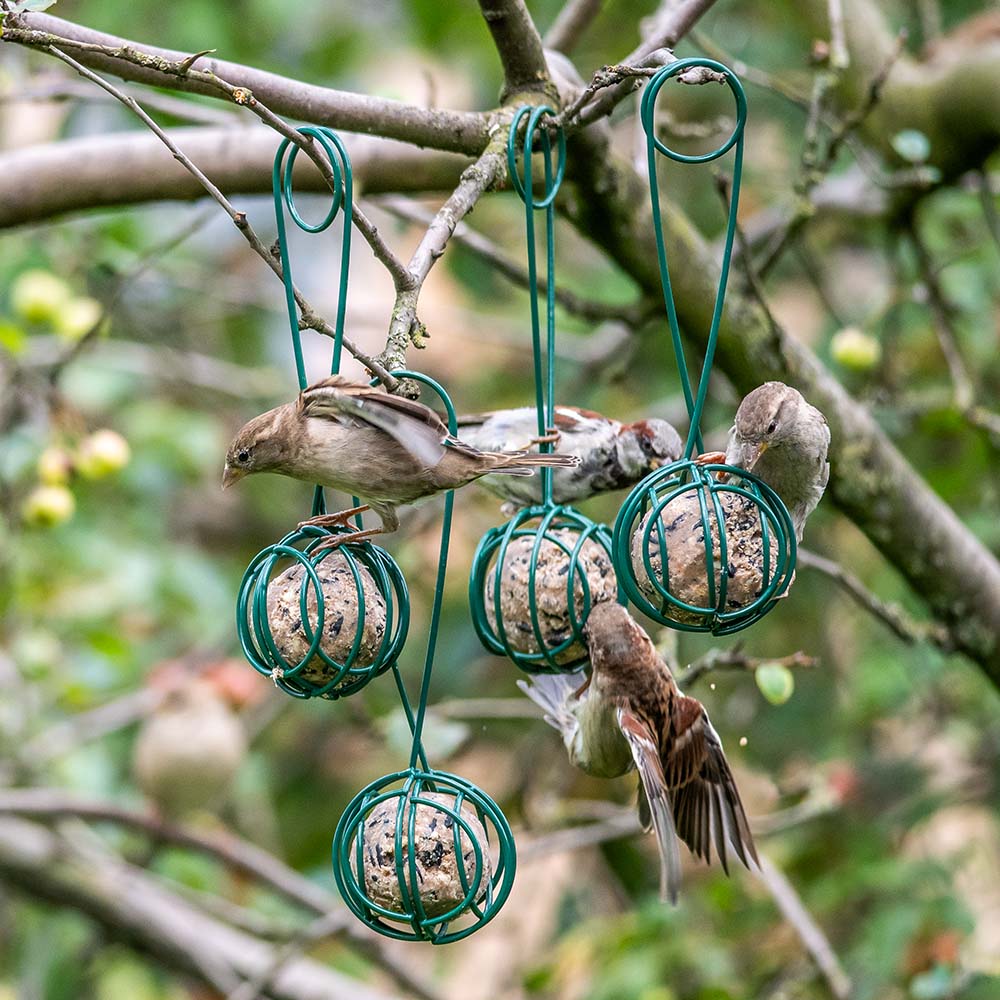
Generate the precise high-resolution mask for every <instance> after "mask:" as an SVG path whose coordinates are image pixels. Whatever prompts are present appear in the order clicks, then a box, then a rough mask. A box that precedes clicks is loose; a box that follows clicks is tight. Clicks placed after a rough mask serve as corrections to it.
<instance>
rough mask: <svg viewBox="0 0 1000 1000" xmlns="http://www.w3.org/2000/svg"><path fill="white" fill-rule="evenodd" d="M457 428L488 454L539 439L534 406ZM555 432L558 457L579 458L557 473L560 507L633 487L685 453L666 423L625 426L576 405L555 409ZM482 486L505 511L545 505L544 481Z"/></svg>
mask: <svg viewBox="0 0 1000 1000" xmlns="http://www.w3.org/2000/svg"><path fill="white" fill-rule="evenodd" d="M458 427H459V431H458V432H459V434H460V435H461V437H462V440H463V441H465V442H467V443H468V444H471V445H474V446H475V447H477V448H482V449H483V450H484V451H485V450H490V451H506V450H510V449H513V448H524V447H528V446H529V445H530V444H531V443H533V442H534V441H535V440H536V438H535V437H534V436H535V435H536V434H537V432H538V417H537V415H536V411H535V409H534V407H530V406H523V407H520V408H519V409H516V410H496V411H494V412H492V413H480V414H478V415H475V416H468V417H459V419H458ZM553 431H554V432H555V437H554V439H555V441H556V447H557V448H558V449H559V452H560V454H563V455H575V456H576V457H577V458H579V459H580V464H579V465H578V466H577V467H576V468H565V469H558V470H556V472H555V473H554V474H553V476H552V499H553V500H554V501H555V502H556V503H559V504H562V503H574V502H575V501H577V500H586V499H587V498H588V497H591V496H594V495H595V494H596V493H606V492H607V491H608V490H618V489H624V488H626V487H630V486H634V485H635V484H636V483H637V482H639V480H640V479H642V477H643V476H645V475H646V474H647V473H649V472H652V471H653V470H654V469H657V468H659V467H660V466H661V465H667V464H669V463H670V462H673V461H675V460H676V459H678V458H680V456H681V452H682V451H683V449H684V446H683V444H682V442H681V439H680V435H679V434H678V433H677V431H676V430H674V428H673V425H671V424H669V423H668V422H667V421H666V420H659V419H649V420H637V421H636V422H635V423H631V424H623V423H621V422H620V421H618V420H613V419H611V418H610V417H605V416H602V415H601V414H600V413H595V412H594V411H593V410H580V409H578V408H577V407H575V406H557V407H556V411H555V427H554V428H553ZM479 485H480V486H482V487H483V488H484V489H487V490H489V491H490V492H491V493H493V494H495V495H496V496H498V497H501V498H502V499H503V500H505V501H506V503H505V504H504V512H505V513H508V512H509V513H513V512H514V511H515V510H517V509H519V508H521V507H527V506H529V505H531V504H537V503H541V501H542V486H541V481H540V479H534V480H531V481H527V480H516V479H509V478H501V477H499V476H486V477H485V478H483V479H480V480H479Z"/></svg>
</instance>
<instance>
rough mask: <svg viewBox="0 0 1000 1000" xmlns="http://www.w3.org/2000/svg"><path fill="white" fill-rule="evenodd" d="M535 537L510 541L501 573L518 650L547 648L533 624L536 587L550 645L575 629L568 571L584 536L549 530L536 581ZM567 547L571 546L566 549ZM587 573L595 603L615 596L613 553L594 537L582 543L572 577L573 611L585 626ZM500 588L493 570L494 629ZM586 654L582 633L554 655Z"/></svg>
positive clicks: (510, 639) (489, 594)
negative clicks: (532, 567) (532, 591)
mask: <svg viewBox="0 0 1000 1000" xmlns="http://www.w3.org/2000/svg"><path fill="white" fill-rule="evenodd" d="M535 538H536V536H535V535H533V534H529V535H520V536H518V537H516V538H514V539H512V540H511V542H510V544H509V545H508V546H507V548H506V551H505V552H504V556H503V569H502V571H501V574H500V615H501V617H502V619H503V627H504V633H505V635H506V638H507V643H508V645H509V646H510V648H511V649H513V650H514V651H515V652H518V653H540V652H542V650H541V649H540V648H539V645H538V637H537V636H536V635H535V630H534V628H533V626H532V618H531V604H530V593H531V588H532V586H533V587H534V592H535V601H536V605H537V610H538V626H539V630H540V632H541V636H542V639H543V640H544V642H545V648H546V649H550V650H551V649H555V648H556V647H558V646H560V645H561V644H562V643H564V642H565V641H566V640H567V639H569V638H570V637H571V636H572V634H573V631H574V630H573V619H572V618H571V616H570V608H569V600H568V594H567V576H568V574H569V572H570V557H571V554H572V552H573V550H574V549H575V548H576V545H577V543H578V541H579V535H578V533H577V532H576V531H573V530H572V529H569V528H556V529H554V530H550V531H548V532H547V533H546V536H545V538H544V539H543V541H542V543H541V545H540V546H539V549H538V562H537V564H536V567H535V573H534V581H532V577H531V553H532V550H533V548H534V545H535ZM560 542H561V543H562V544H561V545H560V544H559V543H560ZM564 548H565V549H566V550H567V551H563V549H564ZM583 577H586V579H587V583H588V585H589V590H590V604H591V606H593V605H595V604H599V603H601V601H613V600H615V597H616V596H617V592H618V584H617V581H616V578H615V571H614V566H613V565H612V562H611V556H610V555H609V554H608V552H607V550H606V549H605V548H604V547H603V546H602V545H600V544H599V543H598V542H596V541H593V540H591V539H589V538H588V539H587V540H586V541H585V542H584V543H583V545H582V546H581V548H580V553H579V556H578V557H577V569H576V573H575V574H574V579H573V610H574V613H575V616H576V621H577V622H578V623H580V624H581V625H582V623H583V621H584V619H585V618H586V615H585V613H584V584H583ZM495 592H496V574H495V572H490V574H489V575H488V576H487V578H486V615H487V618H488V619H489V623H490V627H491V628H492V629H493V630H494V632H496V631H497V621H496V597H495ZM586 655H587V650H586V647H585V646H584V644H583V641H582V640H581V639H579V638H578V639H577V641H576V642H573V643H571V644H570V645H569V646H567V647H566V649H564V650H562V651H561V652H559V653H556V654H554V656H553V659H554V660H555V662H556V663H558V664H560V665H561V664H564V663H570V662H572V661H573V660H579V659H581V658H582V657H584V656H586Z"/></svg>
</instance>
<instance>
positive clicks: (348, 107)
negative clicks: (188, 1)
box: [0, 14, 489, 154]
mask: <svg viewBox="0 0 1000 1000" xmlns="http://www.w3.org/2000/svg"><path fill="white" fill-rule="evenodd" d="M10 20H11V19H10V17H8V18H7V22H8V23H7V24H5V26H4V30H3V34H2V35H0V41H4V42H14V43H20V44H26V45H31V46H34V47H38V46H46V45H58V44H63V45H66V44H67V43H69V42H75V43H78V45H80V46H84V48H79V49H78V50H77V51H78V56H77V58H78V61H79V62H81V63H83V65H85V66H88V67H90V68H91V69H94V70H98V71H102V72H107V73H113V74H115V75H116V76H119V77H121V78H122V79H125V80H132V81H135V82H137V83H146V84H149V85H151V86H154V87H169V88H170V89H172V90H184V91H188V92H190V93H195V94H206V95H208V96H209V97H219V96H220V86H219V80H220V79H221V80H226V81H228V82H229V83H230V84H231V85H232V86H234V87H236V88H240V89H243V90H247V91H250V92H252V93H253V95H254V96H255V97H256V98H257V99H258V100H260V101H262V102H264V103H265V104H266V105H267V106H268V107H270V108H271V110H272V111H274V112H275V113H276V114H279V115H285V116H286V117H288V118H294V119H298V120H299V121H308V122H312V123H313V124H316V125H329V126H330V127H331V128H337V129H344V130H346V131H349V132H363V133H368V134H374V135H383V136H388V137H389V138H393V139H401V140H403V141H404V142H411V143H414V144H415V145H417V146H429V147H431V148H434V149H447V150H452V151H454V152H459V153H466V154H476V153H479V152H480V151H481V150H482V149H483V148H484V147H485V145H486V143H487V142H488V141H489V120H488V116H487V115H484V114H479V113H476V112H471V111H442V110H437V109H433V108H419V107H415V106H412V105H409V104H404V103H402V102H400V101H392V100H388V99H387V98H381V97H369V96H367V95H365V94H354V93H350V92H347V91H342V90H331V89H329V88H327V87H316V86H312V85H310V84H306V83H301V82H300V81H298V80H293V79H289V78H288V77H284V76H279V75H277V74H275V73H267V72H265V71H263V70H259V69H255V68H253V67H251V66H243V65H241V64H240V63H232V62H226V61H225V60H222V59H213V58H210V57H207V56H206V57H203V58H201V59H199V60H198V64H197V65H198V69H197V70H195V69H192V68H188V69H187V70H184V69H183V67H184V65H185V63H186V62H187V61H188V60H189V59H190V55H189V54H188V53H185V52H177V51H175V50H172V49H161V48H157V47H155V46H150V45H145V44H142V45H140V44H138V43H136V42H132V41H129V40H128V39H125V38H118V37H116V36H115V35H109V34H105V33H104V32H101V31H94V30H92V29H90V28H86V27H84V26H82V25H79V24H74V23H73V22H71V21H65V20H63V19H62V18H58V17H52V16H50V15H48V14H21V15H19V16H18V18H17V21H18V23H19V25H23V26H24V27H23V29H15V28H14V27H12V26H11V25H10V23H9V22H10ZM24 32H27V33H28V36H30V37H26V36H25V35H24ZM87 46H91V47H92V48H89V49H88V48H86V47H87ZM111 52H115V53H116V54H111Z"/></svg>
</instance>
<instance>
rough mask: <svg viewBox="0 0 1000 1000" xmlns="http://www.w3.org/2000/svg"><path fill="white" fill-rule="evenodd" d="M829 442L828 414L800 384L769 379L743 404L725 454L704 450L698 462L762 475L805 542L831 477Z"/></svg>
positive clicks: (746, 397)
mask: <svg viewBox="0 0 1000 1000" xmlns="http://www.w3.org/2000/svg"><path fill="white" fill-rule="evenodd" d="M829 447H830V427H829V425H828V424H827V422H826V417H824V416H823V414H822V413H820V411H819V410H817V409H816V407H815V406H811V405H810V404H809V403H807V402H806V400H805V398H804V397H803V396H802V393H800V392H799V391H798V389H793V388H792V387H791V386H790V385H785V383H784V382H765V383H764V384H763V385H761V386H758V387H757V388H756V389H754V390H753V392H750V393H748V394H747V395H746V396H745V397H744V399H743V402H742V403H740V406H739V409H738V410H737V411H736V420H735V422H734V423H733V427H732V429H731V430H730V432H729V443H728V445H727V446H726V451H725V454H723V453H722V452H712V453H710V454H706V455H700V456H699V457H698V461H700V462H718V461H724V462H725V463H726V464H727V465H735V466H737V467H738V468H740V469H746V471H747V472H752V473H753V474H754V475H755V476H757V477H759V478H760V479H762V480H763V481H764V482H765V483H767V485H768V486H770V487H771V489H773V490H774V491H775V493H777V494H778V496H779V497H781V499H782V501H783V503H784V504H785V506H786V507H787V508H788V513H789V514H790V515H791V517H792V524H793V525H794V527H795V538H796V541H802V532H803V529H804V528H805V524H806V519H807V518H808V517H809V515H810V514H811V513H812V512H813V511H814V510H815V509H816V505H817V504H818V503H819V501H820V499H821V498H822V496H823V491H824V490H825V489H826V484H827V481H828V480H829V478H830V463H829V461H828V460H827V451H828V450H829Z"/></svg>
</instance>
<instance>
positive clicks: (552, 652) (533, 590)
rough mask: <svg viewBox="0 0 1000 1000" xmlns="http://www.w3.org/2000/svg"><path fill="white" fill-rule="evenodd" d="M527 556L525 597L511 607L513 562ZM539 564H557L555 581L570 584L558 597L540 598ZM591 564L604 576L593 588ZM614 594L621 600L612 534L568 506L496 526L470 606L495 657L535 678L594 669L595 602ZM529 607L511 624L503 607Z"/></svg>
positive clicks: (475, 574) (475, 565) (483, 544)
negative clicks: (587, 630) (589, 631)
mask: <svg viewBox="0 0 1000 1000" xmlns="http://www.w3.org/2000/svg"><path fill="white" fill-rule="evenodd" d="M520 539H528V540H529V542H530V548H529V549H528V550H527V551H524V550H523V549H522V548H521V547H520V546H519V545H517V542H518V540H520ZM512 545H513V546H514V548H513V549H512V548H511V546H512ZM543 547H544V548H545V549H546V550H547V551H546V553H545V554H544V555H543V551H542V550H543ZM598 547H599V548H598ZM602 555H605V556H606V557H607V558H606V566H602V565H601V564H602V563H604V562H605V561H604V560H603V559H602V558H601V557H602ZM525 556H527V560H528V565H527V569H526V574H525V578H526V586H525V591H524V593H523V594H520V595H518V597H517V598H515V599H514V601H513V602H512V601H511V600H510V598H509V592H508V591H505V588H509V587H510V586H511V585H512V583H511V579H510V577H509V576H505V574H513V573H515V572H516V570H517V567H516V566H515V565H514V564H515V563H516V562H517V561H519V560H523V559H524V558H525ZM595 556H596V558H595ZM540 558H544V559H545V560H546V561H547V562H548V563H549V564H550V569H549V572H548V573H547V577H546V578H547V580H548V581H551V580H552V579H558V580H564V581H565V583H564V584H559V585H557V588H556V590H555V591H554V592H549V593H545V594H541V593H539V587H538V584H539V571H538V564H539V559H540ZM584 560H585V561H586V563H587V564H588V565H589V566H591V567H593V570H594V571H595V572H596V573H598V574H601V571H602V569H603V576H600V579H599V580H598V579H595V581H594V583H592V582H591V579H590V577H589V576H588V573H587V572H586V570H585V568H584V566H583V565H582V563H583V562H584ZM553 563H554V564H555V566H553V565H552V564H553ZM595 583H600V584H604V585H605V586H604V588H603V589H602V591H601V592H600V593H595V592H594V584H595ZM611 594H613V595H614V596H616V597H617V596H619V591H618V587H617V584H616V583H615V580H614V571H613V569H612V562H611V533H610V532H609V531H608V529H607V528H606V527H605V526H604V525H602V524H595V523H594V522H593V521H591V520H590V519H589V518H587V517H584V516H583V515H582V514H580V513H579V512H578V511H576V510H574V509H573V508H572V507H569V506H554V505H553V506H544V505H542V506H534V507H527V508H525V509H524V510H521V511H519V512H518V513H517V514H516V515H515V516H514V517H513V518H511V520H510V521H508V522H507V524H505V525H500V526H498V527H496V528H491V529H490V530H489V531H488V532H487V533H486V534H485V535H484V536H483V537H482V539H481V540H480V542H479V546H478V548H477V549H476V554H475V556H474V558H473V560H472V573H471V575H470V577H469V607H470V610H471V613H472V624H473V627H474V628H475V630H476V634H477V635H478V636H479V639H480V641H481V642H482V643H483V645H484V646H485V647H486V648H487V649H488V650H489V651H490V652H491V653H496V654H497V655H498V656H508V657H510V659H511V660H513V661H514V663H515V664H516V665H517V666H518V667H520V668H521V669H522V670H524V671H526V672H527V673H530V674H547V673H572V672H575V671H577V670H580V669H582V668H583V667H584V666H585V665H586V663H587V645H586V641H585V640H584V637H583V626H584V625H585V624H586V621H587V617H588V615H589V614H590V609H591V607H592V606H593V605H594V603H596V601H597V600H599V599H600V600H608V599H609V595H611ZM505 596H507V597H508V600H506V601H505V600H504V597H505ZM522 602H523V603H524V604H525V605H526V606H525V607H524V608H522V609H521V615H520V616H518V617H517V620H515V621H511V620H509V619H508V618H507V617H506V614H505V611H504V605H505V604H508V605H509V604H511V603H522ZM524 611H526V612H527V617H526V618H525V617H523V614H524ZM553 612H555V613H554V614H553Z"/></svg>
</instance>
